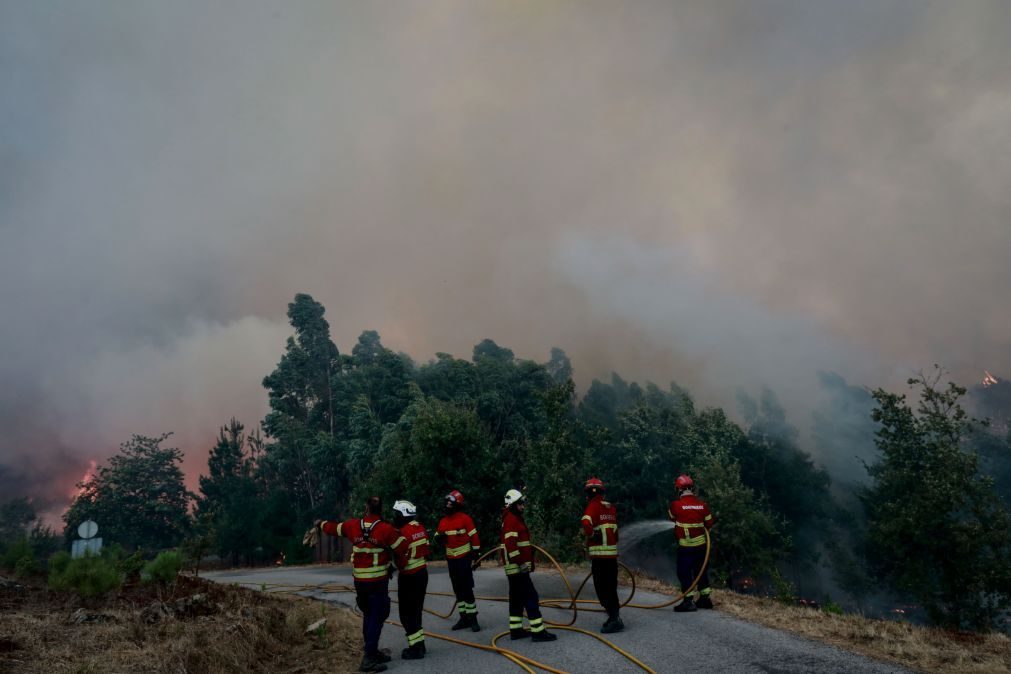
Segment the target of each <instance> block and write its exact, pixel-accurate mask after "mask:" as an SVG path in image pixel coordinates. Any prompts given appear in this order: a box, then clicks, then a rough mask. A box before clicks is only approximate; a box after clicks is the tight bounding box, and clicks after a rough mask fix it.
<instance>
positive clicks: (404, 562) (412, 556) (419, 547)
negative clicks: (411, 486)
mask: <svg viewBox="0 0 1011 674" xmlns="http://www.w3.org/2000/svg"><path fill="white" fill-rule="evenodd" d="M417 517H418V509H417V508H416V507H415V506H414V504H413V503H411V502H410V501H403V500H400V501H397V502H396V503H394V504H393V526H395V527H396V528H397V529H398V530H399V531H400V535H401V536H403V537H404V540H405V541H406V542H407V545H406V549H405V550H404V555H403V556H402V557H401V559H400V560H398V564H397V566H398V567H400V579H399V580H398V581H397V599H398V601H399V606H400V622H401V623H402V624H403V625H404V633H405V634H406V635H407V648H405V649H404V650H403V651H401V653H400V657H401V658H403V659H404V660H420V659H421V658H423V657H425V630H424V629H423V628H422V627H421V614H422V612H423V611H424V610H425V592H426V591H427V590H428V562H427V561H426V560H427V559H428V557H430V556H431V554H432V552H431V550H430V549H429V546H428V532H427V531H425V527H423V526H421V524H419V523H418V520H417Z"/></svg>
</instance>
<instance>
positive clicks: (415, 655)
mask: <svg viewBox="0 0 1011 674" xmlns="http://www.w3.org/2000/svg"><path fill="white" fill-rule="evenodd" d="M423 657H425V644H424V642H422V643H420V644H414V645H413V646H408V647H407V648H405V649H404V650H402V651H400V659H401V660H420V659H422V658H423Z"/></svg>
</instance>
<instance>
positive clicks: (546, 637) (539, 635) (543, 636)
mask: <svg viewBox="0 0 1011 674" xmlns="http://www.w3.org/2000/svg"><path fill="white" fill-rule="evenodd" d="M557 638H558V637H556V636H555V635H554V634H552V633H551V632H549V631H547V630H541V631H540V632H533V633H532V634H531V635H530V640H531V641H554V640H555V639H557Z"/></svg>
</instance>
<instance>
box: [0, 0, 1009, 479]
mask: <svg viewBox="0 0 1011 674" xmlns="http://www.w3.org/2000/svg"><path fill="white" fill-rule="evenodd" d="M1009 20H1011V5H1009V4H1008V3H1006V2H1002V1H1001V0H995V1H993V2H974V1H972V0H967V1H965V2H959V3H949V2H933V3H932V2H924V1H922V0H892V1H889V0H859V1H857V0H847V1H845V2H844V1H842V0H840V1H839V2H812V1H810V0H794V1H791V2H787V1H784V0H740V1H739V2H715V3H694V2H685V3H671V2H655V3H650V2H638V3H614V2H603V1H602V2H553V3H545V2H539V1H533V0H531V1H529V2H516V1H512V0H511V1H508V2H482V3H472V2H436V1H429V2H424V3H358V2H347V3H335V2H330V1H322V0H321V1H319V2H308V1H307V2H300V3H274V2H248V1H242V2H238V1H234V2H217V3H210V4H208V3H197V2H182V1H180V2H173V3H159V2H153V1H152V2H113V1H111V0H110V1H107V2H97V3H87V4H82V3H76V2H70V1H69V0H66V1H62V2H60V1H54V2H45V3H33V2H20V3H18V2H6V3H2V4H0V91H3V92H4V95H3V96H2V97H0V316H2V322H0V381H3V384H4V386H3V389H4V390H3V391H2V393H0V422H2V427H0V465H2V466H3V467H4V468H3V471H2V472H0V492H2V493H18V492H19V491H24V490H31V491H37V490H40V489H41V491H40V492H39V496H40V497H41V496H43V495H44V496H46V497H48V498H50V499H58V498H60V497H61V495H65V494H66V493H67V492H68V490H69V488H70V487H69V485H70V483H72V482H73V481H74V479H76V478H77V477H79V476H80V475H81V474H82V473H83V471H84V469H85V468H86V466H87V464H88V460H89V459H93V458H97V459H102V458H104V457H105V456H107V455H109V454H110V453H112V452H113V451H115V449H116V447H117V445H118V444H119V442H121V441H123V440H125V439H127V438H128V437H129V434H131V433H134V432H137V433H145V434H155V433H160V432H163V431H166V430H174V431H176V433H177V436H176V440H177V441H178V444H179V445H180V446H182V447H184V448H185V449H187V450H188V451H189V456H188V468H189V469H190V470H191V471H193V472H195V471H196V470H198V469H199V467H200V466H201V465H202V463H203V459H204V457H205V455H206V449H207V447H208V446H209V445H210V444H211V442H212V440H213V435H214V430H215V428H216V426H217V425H219V424H221V423H224V422H226V421H227V420H228V418H229V417H231V416H233V415H234V416H237V417H239V418H240V419H242V420H243V421H245V422H246V423H247V425H252V424H254V423H255V422H256V421H257V420H258V419H259V418H261V417H262V415H263V412H264V411H265V404H266V401H265V396H264V394H263V392H262V390H261V389H260V386H259V381H260V379H261V378H262V376H263V375H264V374H266V373H267V372H268V371H269V370H270V369H271V367H272V366H273V365H274V363H275V362H276V360H277V358H278V357H279V356H280V353H281V350H282V348H283V340H284V337H285V335H286V334H287V326H286V325H285V321H284V309H285V306H286V303H287V302H288V301H290V299H291V298H292V296H293V295H294V294H295V293H296V292H309V293H312V294H313V295H314V296H315V297H316V298H317V299H319V300H320V301H322V302H323V303H324V304H325V305H326V307H327V310H328V318H329V320H330V322H331V325H332V326H333V329H334V335H335V339H336V341H337V342H338V345H339V346H340V347H342V348H347V347H349V345H350V344H352V343H353V340H354V338H355V336H356V335H357V334H358V333H359V332H360V331H361V330H362V329H366V328H374V329H377V330H379V332H380V333H381V334H382V335H383V338H384V340H385V341H386V343H387V344H389V345H390V346H392V347H393V348H396V349H400V350H404V351H407V352H408V353H410V354H412V355H413V356H415V357H416V358H419V359H424V358H426V357H428V356H429V355H431V354H433V353H434V352H436V351H450V352H453V353H456V354H457V355H466V354H468V353H469V352H470V348H471V346H472V345H473V344H475V343H477V342H478V341H479V340H480V339H482V338H484V337H492V338H494V339H496V340H497V341H499V342H500V343H503V344H505V345H508V346H509V347H511V348H513V349H514V350H516V352H517V353H518V354H519V355H521V356H524V357H532V358H539V359H546V358H547V353H548V349H549V347H551V346H553V345H557V346H561V347H563V348H565V349H566V351H567V352H568V353H569V355H570V356H571V357H572V359H573V362H574V365H575V367H576V371H577V377H578V378H579V380H580V381H581V382H583V383H585V382H587V381H588V380H589V378H590V377H592V376H598V375H606V374H607V373H608V372H609V371H610V370H612V369H614V370H618V371H619V372H621V373H622V374H623V375H624V376H626V378H650V379H653V380H656V381H659V382H665V381H666V380H668V379H671V378H674V379H677V380H678V381H679V382H681V383H683V384H685V385H686V386H688V387H689V388H691V389H692V390H695V391H697V392H699V394H700V397H701V398H702V402H704V403H706V402H711V403H718V404H729V405H731V406H732V404H733V403H732V400H733V394H734V391H736V390H737V389H738V388H740V387H741V386H745V387H748V386H758V385H759V384H765V385H768V386H770V387H771V388H773V389H774V390H776V392H777V393H779V394H780V397H781V399H782V400H783V401H784V402H785V403H787V404H788V405H791V404H794V403H796V404H800V403H802V402H805V401H806V400H808V399H809V393H810V392H811V391H814V390H816V388H817V386H818V380H817V375H816V373H817V371H818V370H828V371H834V372H839V373H841V374H843V375H844V376H845V377H846V379H847V381H849V382H850V383H851V384H870V385H877V384H894V383H895V382H898V381H901V379H902V378H903V377H904V376H905V375H906V374H907V373H908V371H910V370H911V369H915V368H919V367H929V365H930V364H931V363H933V362H940V363H943V364H945V365H947V366H948V367H950V368H952V370H953V371H954V373H955V375H956V376H957V377H959V378H961V379H963V380H969V379H975V378H976V377H977V374H978V372H979V371H981V370H982V368H984V367H986V368H988V369H990V371H992V372H994V373H995V374H998V376H999V375H1000V373H1002V372H1011V348H1009V346H1011V343H1009V342H1011V315H1009V314H1008V313H1007V312H1006V311H1004V310H1003V305H1004V304H1005V302H1004V301H1003V300H1004V298H1003V295H1004V293H1005V291H1006V289H1007V288H1009V287H1011V265H1009V264H1008V258H1009V253H1011V227H1009V224H1008V223H1009V221H1011V219H1009V215H1011V197H1009V195H1011V190H1009V189H1008V186H1007V184H1006V182H1007V176H1008V175H1011V152H1008V149H1009V145H1011V142H1009V141H1011V137H1009V136H1011V93H1009V92H1011V69H1008V68H1007V64H1008V62H1011V42H1009V41H1008V40H1007V39H1006V27H1007V25H1009V23H1008V22H1009ZM44 457H45V458H44ZM29 458H30V459H31V461H33V462H35V463H29ZM27 473H30V474H32V475H40V474H41V475H49V476H50V479H49V481H48V482H45V484H46V485H49V486H48V487H45V488H41V487H36V486H34V485H33V483H32V481H31V480H25V479H23V478H20V477H19V478H17V479H16V480H11V479H9V478H8V477H7V476H10V475H14V476H20V475H25V474H27ZM39 484H42V482H39Z"/></svg>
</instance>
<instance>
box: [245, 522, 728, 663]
mask: <svg viewBox="0 0 1011 674" xmlns="http://www.w3.org/2000/svg"><path fill="white" fill-rule="evenodd" d="M703 531H704V532H705V535H706V554H705V558H704V559H703V562H702V569H701V570H700V571H699V573H698V575H696V576H695V579H694V580H693V581H692V584H691V585H689V586H688V588H687V589H685V590H682V591H681V592H679V593H677V594H675V595H674V597H673V598H672V599H670V601H666V602H663V603H660V604H633V603H631V602H632V598H633V597H634V596H635V591H636V583H635V574H634V573H633V572H632V570H631V569H629V568H628V567H627V566H625V565H624V564H622V563H621V562H618V566H620V567H621V568H622V569H623V570H624V571H625V573H627V574H628V576H629V578H630V579H631V582H632V592H631V593H630V594H629V595H628V598H627V599H625V601H624V602H623V603H622V604H621V605H620V606H621V607H622V608H625V607H628V608H639V609H661V608H666V607H668V606H671V605H672V604H676V603H678V602H680V601H681V600H682V599H684V597H685V596H686V595H688V594H690V593H692V592H693V591H694V590H695V586H696V585H698V583H699V580H701V578H702V573H703V572H704V571H705V570H706V567H707V566H708V564H709V555H710V552H711V551H712V548H711V541H710V538H709V531H708V530H707V529H703ZM533 547H534V549H536V550H537V551H538V552H540V553H541V554H542V555H544V556H545V557H547V558H548V560H549V561H550V562H551V563H552V564H553V565H554V567H555V569H556V570H557V571H558V575H559V576H560V577H561V578H562V581H563V582H564V583H565V588H566V589H567V590H568V593H569V596H568V598H565V597H557V598H548V599H541V600H540V602H539V604H540V606H543V607H545V608H551V609H557V610H566V609H571V610H572V618H571V619H570V620H569V622H567V623H558V622H553V621H550V620H546V619H545V620H544V622H545V623H546V624H548V625H551V626H552V628H554V629H562V630H567V631H570V632H580V633H582V634H585V635H587V636H590V637H593V638H594V639H596V640H597V641H600V642H601V643H603V644H604V645H606V646H608V647H610V648H611V649H613V650H614V651H616V652H617V653H619V654H621V655H622V656H624V657H625V658H626V659H627V660H628V661H629V662H632V663H633V664H635V665H636V666H638V667H639V668H641V669H642V670H643V671H645V672H648V673H649V674H656V671H655V670H654V669H652V668H651V667H650V666H649V665H647V664H645V663H644V662H642V661H641V660H639V659H638V658H636V657H635V656H633V655H632V654H631V653H628V652H627V651H625V650H623V649H622V648H620V647H619V646H617V645H616V644H614V643H613V642H611V641H609V640H608V639H606V638H604V637H602V636H600V635H598V634H596V633H594V632H590V631H589V630H584V629H581V628H579V627H572V625H573V624H574V623H575V622H576V620H577V618H578V614H579V611H586V612H595V613H601V612H603V610H604V609H601V608H589V607H583V608H580V606H579V605H580V604H596V603H598V602H596V601H594V600H592V599H580V598H579V595H580V594H581V593H582V591H583V588H584V587H586V583H587V581H589V579H590V578H591V577H592V576H593V574H592V572H591V573H587V574H586V577H585V578H583V581H582V582H581V583H580V584H579V588H578V589H577V590H576V591H575V592H573V590H572V584H571V583H570V582H569V578H568V575H567V574H566V573H565V570H564V569H563V568H562V566H561V564H559V563H558V560H556V559H555V558H554V557H553V556H552V555H551V553H549V552H548V551H547V550H545V549H544V548H542V547H540V546H537V545H535V546H533ZM501 549H502V546H500V545H499V546H496V547H494V548H492V549H490V550H488V551H487V552H485V553H484V554H483V555H481V556H480V557H479V558H478V561H482V560H484V559H485V558H486V557H489V556H490V555H492V554H495V553H496V552H499V551H500V550H501ZM248 584H250V585H255V583H248ZM260 589H261V590H262V591H264V592H270V593H278V594H296V593H298V592H304V591H307V590H316V591H317V592H322V593H324V594H335V593H338V592H354V591H355V588H354V587H353V586H350V585H337V584H319V585H285V584H281V583H263V584H260ZM427 594H428V595H430V596H441V597H455V595H454V594H451V593H449V592H428V593H427ZM475 599H480V600H482V601H509V597H500V596H497V597H496V596H477V597H475ZM393 601H396V600H393ZM424 610H425V612H426V613H429V614H431V615H434V616H436V617H438V618H443V619H448V618H449V617H451V616H452V615H453V612H454V611H455V610H456V604H455V603H454V604H453V605H452V606H450V609H449V612H448V613H445V614H443V613H439V612H437V611H435V610H434V609H428V608H426V609H424ZM386 622H387V623H389V624H391V625H396V626H397V627H403V625H401V624H400V623H398V622H396V621H394V620H387V621H386ZM508 634H510V632H508V631H506V632H502V633H500V634H496V635H495V636H494V637H493V638H492V641H491V645H490V646H485V645H484V644H476V643H474V642H472V641H465V640H463V639H456V638H454V637H451V636H447V635H443V634H436V633H431V632H429V633H426V634H425V636H426V637H433V638H435V639H442V640H443V641H449V642H452V643H455V644H459V645H461V646H468V647H470V648H477V649H479V650H483V651H490V652H495V653H498V654H499V655H502V656H503V657H506V658H508V659H509V660H510V661H512V662H513V663H514V664H516V665H517V666H518V667H520V668H521V669H523V670H524V671H526V672H528V673H529V674H534V670H533V669H531V666H532V667H536V668H538V669H542V670H544V671H546V672H551V673H552V674H567V672H565V671H563V670H560V669H556V668H554V667H551V666H549V665H546V664H544V663H542V662H538V661H537V660H534V659H533V658H530V657H527V656H525V655H521V654H520V653H517V652H515V651H511V650H509V649H507V648H502V647H501V646H499V645H498V643H497V642H498V640H499V639H501V638H502V637H504V636H506V635H508Z"/></svg>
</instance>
